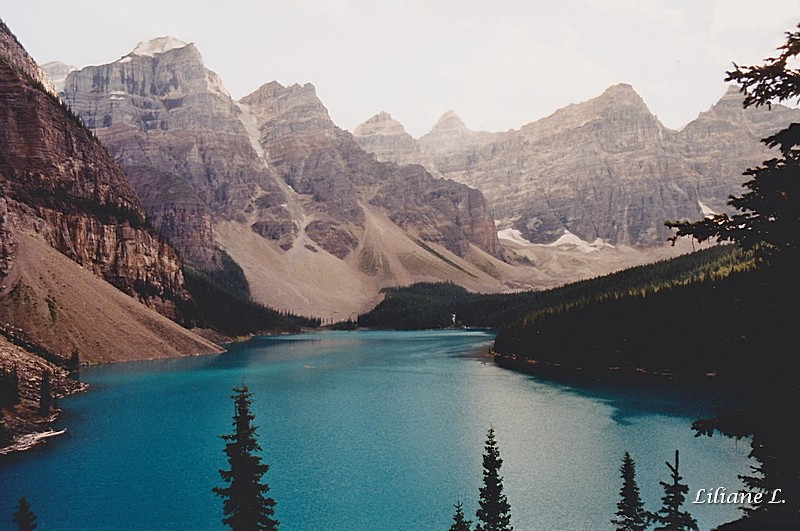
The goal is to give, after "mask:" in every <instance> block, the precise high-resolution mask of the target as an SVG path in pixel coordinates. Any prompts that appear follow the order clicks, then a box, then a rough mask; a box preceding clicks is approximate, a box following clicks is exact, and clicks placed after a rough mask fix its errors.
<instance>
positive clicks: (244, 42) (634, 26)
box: [0, 0, 800, 137]
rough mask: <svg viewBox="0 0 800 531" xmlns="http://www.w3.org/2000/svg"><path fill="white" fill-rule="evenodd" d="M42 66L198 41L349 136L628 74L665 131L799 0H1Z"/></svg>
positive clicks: (517, 114)
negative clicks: (145, 44) (378, 125)
mask: <svg viewBox="0 0 800 531" xmlns="http://www.w3.org/2000/svg"><path fill="white" fill-rule="evenodd" d="M0 6H2V7H0V17H2V18H3V19H4V20H5V22H6V23H7V24H8V25H9V26H10V28H11V30H12V31H13V32H14V33H15V34H16V36H17V37H18V38H19V40H20V41H21V42H22V44H23V45H24V46H25V47H26V48H27V50H28V51H29V52H30V53H31V55H33V57H34V59H36V60H37V61H38V62H40V63H45V62H48V61H54V60H58V61H63V62H65V63H68V64H72V65H75V66H79V67H81V66H86V65H90V64H102V63H108V62H111V61H113V60H115V59H118V58H119V57H121V56H122V55H125V54H127V53H128V52H130V51H131V50H132V49H133V48H134V46H135V45H136V44H137V43H138V42H139V41H146V40H149V39H151V38H154V37H159V36H163V35H172V36H174V37H177V38H179V39H181V40H184V41H187V42H194V43H195V44H196V45H197V47H198V49H199V50H200V53H201V54H202V55H203V57H204V59H205V63H206V66H207V67H208V68H210V69H211V70H214V71H215V72H217V73H218V74H219V75H220V76H221V77H222V80H223V82H224V84H225V86H226V87H227V89H228V90H229V91H230V93H231V94H232V95H233V96H234V98H240V97H242V96H245V95H247V94H249V93H250V92H252V91H254V90H256V89H257V88H258V87H259V86H261V85H262V84H264V83H266V82H269V81H272V80H277V81H278V82H280V83H282V84H284V85H289V84H293V83H308V82H310V83H313V84H314V85H315V86H316V88H317V94H318V96H319V97H320V98H321V99H322V101H323V103H324V104H325V106H326V107H327V108H328V111H329V112H330V114H331V117H332V118H333V120H334V121H335V122H336V123H337V124H338V125H339V126H341V127H343V128H345V129H349V130H351V131H352V130H353V129H354V128H355V127H356V126H357V125H358V124H359V123H361V122H363V121H365V120H367V119H368V118H370V117H371V116H372V115H374V114H376V113H378V112H380V111H382V110H383V111H387V112H389V113H391V114H392V116H393V117H394V118H396V119H397V120H399V121H400V122H401V123H403V125H404V126H405V127H406V130H407V131H408V132H409V133H411V134H412V135H414V136H415V137H418V136H421V135H422V134H424V133H426V132H428V131H429V130H430V128H431V127H432V126H433V124H434V123H435V122H436V120H437V119H438V118H439V116H441V115H442V114H443V113H444V112H445V111H447V110H449V109H452V110H455V111H456V112H457V113H458V114H459V115H460V116H461V117H462V119H463V120H464V122H465V123H466V124H467V126H468V127H469V128H471V129H476V130H480V129H483V130H487V131H503V130H506V129H510V128H515V129H516V128H519V127H520V126H521V125H523V124H525V123H528V122H531V121H534V120H536V119H538V118H542V117H544V116H547V115H549V114H551V113H552V112H553V111H555V110H556V109H558V108H560V107H563V106H565V105H568V104H570V103H576V102H580V101H585V100H587V99H590V98H592V97H595V96H597V95H599V94H600V93H602V92H603V90H605V89H606V88H607V87H608V86H610V85H613V84H616V83H629V84H631V85H633V87H634V88H635V89H636V91H637V92H638V93H639V94H640V95H641V96H642V97H643V98H644V100H645V102H646V103H647V105H648V106H649V107H650V110H651V111H652V112H653V113H655V114H657V115H658V117H659V118H660V119H661V121H662V122H663V123H664V124H665V125H666V126H668V127H672V128H680V127H682V126H683V125H685V124H686V123H687V122H688V121H690V120H692V119H694V118H695V117H696V116H697V114H698V113H699V112H701V111H705V110H707V109H708V108H709V107H710V106H711V105H712V104H713V103H714V102H716V101H717V100H718V99H719V98H720V97H721V96H722V94H723V93H724V92H725V83H724V81H723V79H724V77H725V70H726V69H729V68H730V67H731V63H732V62H734V61H735V62H737V63H739V64H754V63H758V62H760V61H761V60H762V59H763V58H765V57H768V56H770V55H772V54H773V52H774V51H775V48H776V47H777V46H779V45H780V44H782V43H783V41H784V33H785V32H786V31H791V30H794V29H795V27H796V26H797V24H798V23H799V22H800V1H798V0H752V1H751V0H669V1H667V0H548V1H539V0H527V1H525V0H492V1H491V2H490V1H488V0H484V1H477V0H395V1H389V0H260V1H249V0H238V1H237V0H229V1H222V0H216V1H215V0H193V1H172V0H170V1H166V0H136V1H135V2H134V1H131V2H119V1H109V0H72V1H63V0H0Z"/></svg>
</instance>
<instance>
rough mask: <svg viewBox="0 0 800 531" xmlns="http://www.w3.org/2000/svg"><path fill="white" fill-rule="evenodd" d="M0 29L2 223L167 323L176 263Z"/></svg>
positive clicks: (178, 276)
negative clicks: (44, 243)
mask: <svg viewBox="0 0 800 531" xmlns="http://www.w3.org/2000/svg"><path fill="white" fill-rule="evenodd" d="M0 29H1V30H2V31H0V42H1V43H2V44H0V50H2V52H0V54H1V55H0V94H2V97H0V190H2V194H3V197H4V198H5V206H4V207H3V210H4V211H5V212H4V214H3V221H4V224H5V225H7V226H8V225H10V226H12V227H14V228H15V229H18V230H24V231H28V232H33V233H36V234H38V235H39V236H40V237H42V238H43V239H44V240H46V241H47V242H48V243H49V244H50V245H51V246H52V247H54V248H55V249H57V250H58V251H60V252H61V253H63V254H65V255H66V256H68V257H69V258H71V259H72V260H74V261H75V262H77V263H78V264H80V265H82V266H83V267H85V268H87V269H89V270H91V271H93V272H94V273H96V274H97V275H98V276H100V277H102V278H104V279H106V280H107V281H108V282H110V283H111V284H113V285H114V286H116V287H118V288H119V289H121V290H122V291H124V292H126V293H128V294H129V295H132V296H134V297H136V298H138V299H140V300H141V301H143V302H144V303H145V304H147V305H149V306H151V307H153V308H156V309H158V310H159V311H160V312H162V313H164V314H165V315H169V316H172V315H173V314H174V311H175V301H176V300H179V299H183V298H186V297H187V296H188V295H187V293H186V291H185V289H184V287H183V276H182V273H181V265H180V262H179V261H178V258H177V256H176V255H175V254H174V252H173V251H172V249H171V248H170V247H169V246H168V245H167V244H166V243H165V242H163V241H162V240H160V239H159V238H158V236H157V235H156V234H155V232H153V231H152V230H151V229H148V228H147V225H146V222H145V214H144V210H143V209H142V207H141V204H140V203H139V200H138V198H137V196H136V193H135V192H134V190H133V188H132V187H131V185H130V183H129V182H128V181H127V180H126V179H125V176H124V175H123V173H122V171H121V170H120V168H119V166H118V165H117V164H116V163H115V162H114V160H113V159H112V158H111V157H110V156H109V155H108V153H107V152H106V150H105V148H104V147H103V146H102V145H101V144H100V143H99V142H98V141H97V139H96V138H94V137H93V136H92V134H91V133H90V132H89V131H88V130H87V129H85V128H84V127H83V126H82V125H81V123H80V121H79V119H78V118H77V117H76V116H74V115H73V114H72V113H71V112H70V111H69V110H68V109H67V108H66V107H65V106H64V105H63V104H62V103H61V102H60V101H59V100H58V98H57V96H55V95H54V94H52V93H50V92H48V91H47V90H45V89H46V84H45V83H43V82H41V81H40V80H39V79H38V78H37V77H36V76H37V75H39V73H40V72H41V70H39V69H38V67H37V66H36V64H35V63H34V62H33V60H32V59H30V57H29V56H28V54H27V52H25V50H24V49H23V48H22V47H20V46H19V44H18V43H17V41H16V39H15V38H14V36H13V35H12V34H11V32H10V31H8V28H7V27H6V26H5V25H3V26H2V28H0ZM12 247H13V246H12ZM3 248H4V250H5V249H8V248H9V246H7V245H4V246H3ZM4 253H6V251H4ZM12 260H13V256H12Z"/></svg>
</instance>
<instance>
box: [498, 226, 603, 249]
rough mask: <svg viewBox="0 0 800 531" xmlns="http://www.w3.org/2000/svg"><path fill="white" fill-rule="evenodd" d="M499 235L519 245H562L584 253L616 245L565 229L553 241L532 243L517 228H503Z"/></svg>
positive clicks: (502, 238)
mask: <svg viewBox="0 0 800 531" xmlns="http://www.w3.org/2000/svg"><path fill="white" fill-rule="evenodd" d="M497 237H498V238H500V239H501V240H506V241H510V242H514V243H516V244H519V245H523V246H531V247H551V248H552V247H561V248H572V249H574V250H576V251H580V252H584V253H591V252H594V251H597V250H599V249H601V248H603V247H611V248H613V247H614V246H613V245H611V244H609V243H606V242H604V241H603V240H602V239H600V238H597V239H596V240H595V241H593V242H592V243H589V242H587V241H584V240H582V239H581V238H579V237H578V236H576V235H575V234H572V233H571V232H570V231H568V230H566V229H564V234H563V235H562V236H561V237H560V238H558V239H557V240H556V241H554V242H551V243H532V242H530V241H528V240H526V239H525V237H524V236H522V233H521V232H520V231H518V230H517V229H511V228H509V229H502V230H499V231H497Z"/></svg>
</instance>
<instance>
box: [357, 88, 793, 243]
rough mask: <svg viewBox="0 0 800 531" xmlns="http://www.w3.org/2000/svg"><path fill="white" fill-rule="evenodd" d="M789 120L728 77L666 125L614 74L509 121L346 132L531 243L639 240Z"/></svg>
mask: <svg viewBox="0 0 800 531" xmlns="http://www.w3.org/2000/svg"><path fill="white" fill-rule="evenodd" d="M798 120H800V110H798V109H791V108H787V107H785V106H782V105H773V106H772V108H771V110H769V109H766V108H755V107H751V108H749V109H743V108H742V97H741V95H740V94H739V93H738V89H737V88H736V87H733V86H732V87H730V88H729V89H728V91H727V92H726V93H725V95H724V96H723V97H722V98H721V99H720V100H719V102H718V103H717V104H715V105H714V106H713V107H711V109H709V110H708V111H707V112H704V113H701V114H700V115H699V116H698V117H697V119H695V120H693V121H692V122H690V123H689V124H687V125H686V126H685V127H684V128H683V129H681V130H680V131H675V130H671V129H668V128H666V127H664V126H663V125H662V124H661V122H660V121H659V120H658V118H657V117H656V116H655V115H653V114H652V113H651V112H650V111H649V109H648V108H647V106H646V104H645V103H644V101H643V100H642V98H641V97H640V96H639V95H638V94H637V93H636V92H635V91H634V89H633V87H631V86H630V85H626V84H619V85H615V86H612V87H609V88H608V89H607V90H606V91H605V92H603V94H601V95H600V96H598V97H596V98H593V99H591V100H589V101H586V102H583V103H578V104H573V105H569V106H567V107H565V108H563V109H559V110H557V111H556V112H554V113H553V114H552V115H550V116H548V117H546V118H543V119H541V120H537V121H535V122H531V123H529V124H527V125H525V126H523V127H521V128H520V129H519V130H510V131H506V132H503V133H487V132H477V131H471V130H469V129H468V128H467V127H466V126H465V125H464V123H463V122H462V121H461V119H460V118H459V117H458V116H457V115H456V114H455V113H454V112H452V111H449V112H447V113H445V114H444V115H443V116H442V117H441V118H440V119H439V121H438V122H437V123H436V125H434V127H433V129H432V130H431V132H430V133H428V134H426V135H424V136H422V137H421V138H419V139H414V138H412V137H411V136H410V135H408V134H407V133H406V132H405V130H404V129H403V126H402V124H400V123H398V122H397V121H395V120H393V119H392V118H391V115H389V114H388V113H385V112H382V113H379V114H378V115H376V116H374V117H373V118H371V119H370V120H368V121H367V122H365V123H364V124H362V125H360V126H359V127H357V128H356V129H355V131H354V135H355V137H356V139H357V141H358V142H359V144H360V145H361V146H362V147H363V148H364V149H366V150H368V151H370V152H372V153H374V154H375V155H376V157H377V158H378V159H379V160H384V161H394V162H397V163H398V164H409V163H414V164H420V165H422V166H424V167H425V168H427V169H428V170H429V171H431V172H432V173H434V174H436V175H440V176H442V177H444V178H450V179H453V180H455V181H458V182H461V183H464V184H467V185H469V186H471V187H474V188H477V189H478V190H481V191H482V192H483V193H484V195H485V196H486V198H487V200H488V202H489V204H490V206H491V208H493V210H494V214H495V217H496V218H497V220H498V228H499V229H501V230H508V231H514V233H515V234H518V235H519V236H521V237H522V238H524V239H525V240H527V241H529V242H532V243H540V244H548V243H552V242H554V241H557V240H558V239H559V238H561V237H563V236H564V235H565V234H566V233H569V234H571V235H574V236H577V237H578V238H580V240H582V241H584V242H595V241H598V240H601V241H602V242H605V243H606V244H611V245H628V246H634V247H637V248H647V247H654V246H659V245H663V243H664V241H665V240H666V239H667V238H668V237H669V236H670V235H671V234H670V231H669V230H668V229H667V228H666V227H665V226H664V223H663V222H664V220H667V219H670V220H676V219H700V218H701V217H702V216H703V215H706V214H708V213H711V212H722V211H725V210H726V208H727V205H726V203H727V199H728V197H729V196H730V195H731V194H738V193H740V188H741V184H742V183H743V182H744V180H745V179H744V178H743V177H742V173H743V171H744V170H745V169H746V168H748V167H752V166H754V165H756V164H758V163H760V162H761V161H763V160H765V159H767V158H771V157H772V156H774V155H773V154H770V152H769V150H767V149H766V148H765V147H764V145H763V144H762V143H760V139H762V138H764V137H766V136H769V135H770V134H773V133H775V132H776V131H777V130H779V129H781V128H782V127H784V126H785V124H788V123H791V122H793V121H798Z"/></svg>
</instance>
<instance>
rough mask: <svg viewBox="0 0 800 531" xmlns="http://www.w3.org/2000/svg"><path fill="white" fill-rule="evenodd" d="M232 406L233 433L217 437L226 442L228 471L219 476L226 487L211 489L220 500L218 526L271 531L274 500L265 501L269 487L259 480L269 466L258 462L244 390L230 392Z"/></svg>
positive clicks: (235, 530)
mask: <svg viewBox="0 0 800 531" xmlns="http://www.w3.org/2000/svg"><path fill="white" fill-rule="evenodd" d="M233 391H234V393H235V394H234V395H232V396H231V398H232V399H233V402H234V409H235V412H234V415H233V433H231V434H230V435H221V436H220V437H221V438H222V439H223V440H225V441H227V443H228V444H226V445H225V455H227V456H228V463H229V465H230V470H220V471H219V473H220V475H221V476H222V479H223V481H224V482H225V483H227V484H228V486H227V487H214V488H213V489H212V490H213V492H214V494H216V495H217V496H219V497H221V498H223V500H224V501H223V504H222V506H223V512H224V514H225V518H223V520H222V523H224V524H225V525H227V526H228V527H230V528H231V529H232V530H233V531H254V530H275V529H278V524H279V523H280V522H279V521H278V520H275V519H274V518H273V516H274V515H275V509H274V507H275V500H273V499H272V498H268V497H266V494H267V492H269V486H268V485H267V484H266V483H262V481H261V479H262V477H263V476H264V474H266V472H267V470H269V465H266V464H264V463H262V462H261V457H259V456H258V454H257V452H260V451H261V446H259V444H258V441H257V440H256V428H255V426H253V425H252V424H251V422H252V421H253V419H254V418H255V417H254V416H253V415H252V414H251V413H250V404H251V399H250V397H251V394H250V391H249V390H248V388H247V386H245V385H244V384H242V385H241V387H235V388H234V389H233Z"/></svg>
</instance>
